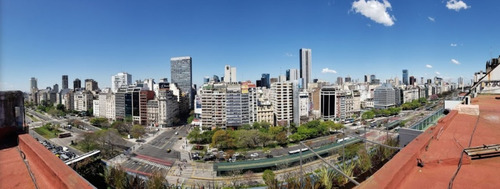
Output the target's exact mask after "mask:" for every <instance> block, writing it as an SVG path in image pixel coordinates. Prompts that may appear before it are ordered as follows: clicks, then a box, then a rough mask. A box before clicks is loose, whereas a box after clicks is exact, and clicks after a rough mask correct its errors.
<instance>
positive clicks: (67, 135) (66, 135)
mask: <svg viewBox="0 0 500 189" xmlns="http://www.w3.org/2000/svg"><path fill="white" fill-rule="evenodd" d="M70 136H71V133H60V134H59V138H66V137H70Z"/></svg>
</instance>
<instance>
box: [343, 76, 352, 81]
mask: <svg viewBox="0 0 500 189" xmlns="http://www.w3.org/2000/svg"><path fill="white" fill-rule="evenodd" d="M344 80H345V83H350V82H352V81H351V76H347V77H345V78H344Z"/></svg>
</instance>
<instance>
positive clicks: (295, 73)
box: [286, 69, 299, 81]
mask: <svg viewBox="0 0 500 189" xmlns="http://www.w3.org/2000/svg"><path fill="white" fill-rule="evenodd" d="M298 79H299V70H297V69H288V70H286V80H287V81H295V80H298Z"/></svg>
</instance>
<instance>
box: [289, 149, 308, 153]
mask: <svg viewBox="0 0 500 189" xmlns="http://www.w3.org/2000/svg"><path fill="white" fill-rule="evenodd" d="M307 150H309V149H308V148H302V149H297V150H291V151H289V152H288V154H296V153H299V152H300V151H307Z"/></svg>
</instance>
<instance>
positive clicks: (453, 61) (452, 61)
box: [451, 58, 460, 65]
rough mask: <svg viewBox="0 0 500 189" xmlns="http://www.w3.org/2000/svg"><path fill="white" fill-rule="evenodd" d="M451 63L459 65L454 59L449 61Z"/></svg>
mask: <svg viewBox="0 0 500 189" xmlns="http://www.w3.org/2000/svg"><path fill="white" fill-rule="evenodd" d="M451 63H453V64H456V65H459V64H460V62H459V61H458V60H455V59H453V58H452V59H451Z"/></svg>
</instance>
